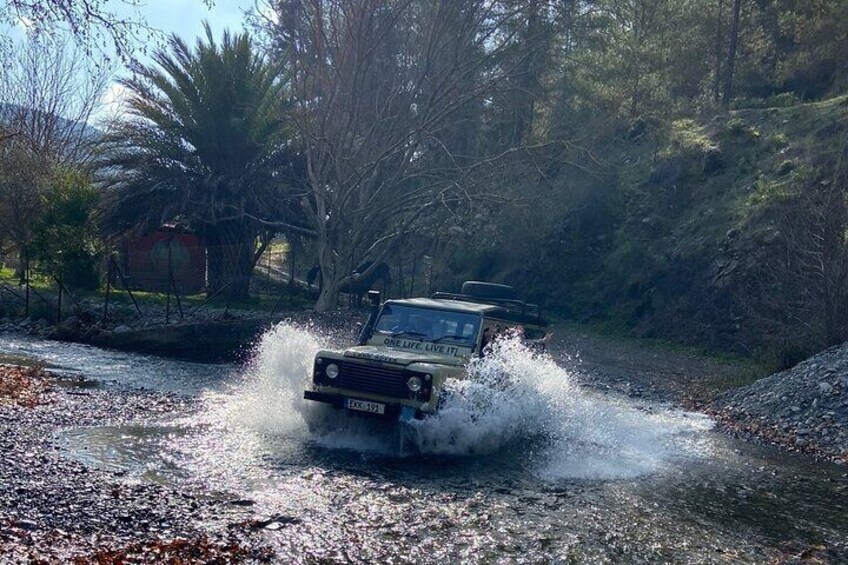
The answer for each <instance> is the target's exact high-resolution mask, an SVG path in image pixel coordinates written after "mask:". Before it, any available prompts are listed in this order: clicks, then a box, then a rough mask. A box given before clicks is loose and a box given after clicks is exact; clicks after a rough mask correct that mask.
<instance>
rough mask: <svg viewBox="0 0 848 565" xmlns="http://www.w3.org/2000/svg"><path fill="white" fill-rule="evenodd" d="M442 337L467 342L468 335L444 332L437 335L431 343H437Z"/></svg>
mask: <svg viewBox="0 0 848 565" xmlns="http://www.w3.org/2000/svg"><path fill="white" fill-rule="evenodd" d="M443 339H458V340H459V341H463V342H467V341H468V337H466V336H464V335H457V334H445V335H440V336H439V337H437V338H435V339H434V340H433V343H439V342H440V341H442V340H443Z"/></svg>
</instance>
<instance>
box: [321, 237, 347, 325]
mask: <svg viewBox="0 0 848 565" xmlns="http://www.w3.org/2000/svg"><path fill="white" fill-rule="evenodd" d="M318 266H319V267H321V272H320V273H319V275H318V276H319V277H321V279H320V280H321V285H320V288H321V290H320V291H319V293H318V301H317V302H315V311H316V312H326V311H328V310H333V309H335V308H337V307H338V305H339V290H340V289H341V282H342V278H344V276H345V275H347V274H348V273H339V272H338V271H339V269H338V265H337V264H336V258H335V255H334V254H333V250H332V248H331V246H330V244H328V243H324V242H322V243H319V247H318Z"/></svg>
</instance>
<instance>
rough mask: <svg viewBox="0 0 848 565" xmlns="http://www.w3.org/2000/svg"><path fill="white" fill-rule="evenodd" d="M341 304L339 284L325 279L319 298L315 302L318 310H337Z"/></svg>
mask: <svg viewBox="0 0 848 565" xmlns="http://www.w3.org/2000/svg"><path fill="white" fill-rule="evenodd" d="M338 306H339V285H338V283H337V282H335V281H328V280H326V279H324V284H323V286H322V287H321V292H320V293H319V294H318V300H317V301H316V302H315V311H316V312H327V311H329V310H335V309H336V308H338Z"/></svg>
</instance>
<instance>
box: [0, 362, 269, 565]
mask: <svg viewBox="0 0 848 565" xmlns="http://www.w3.org/2000/svg"><path fill="white" fill-rule="evenodd" d="M0 379H2V381H3V382H4V383H12V382H15V383H16V386H15V387H14V388H12V387H11V386H10V387H7V388H6V389H4V390H2V391H0V452H2V454H3V455H2V461H0V556H2V557H1V558H0V562H2V563H4V564H5V563H75V564H80V565H82V564H89V563H91V564H101V563H102V564H116V563H140V562H144V563H148V562H149V563H158V562H170V563H175V564H179V563H209V562H216V563H242V562H251V561H253V562H264V561H267V560H268V559H270V557H271V553H270V552H269V550H268V549H267V548H265V547H264V546H263V544H262V543H261V541H260V540H259V539H258V536H257V534H256V518H255V517H252V516H251V515H250V513H249V509H248V511H245V510H244V507H243V506H239V504H244V501H238V500H235V501H234V500H230V499H228V498H227V497H226V496H225V495H224V496H221V497H210V496H208V495H207V494H205V493H196V492H189V491H179V490H173V489H171V488H168V487H167V486H162V485H157V484H155V483H151V482H126V481H122V480H121V473H120V472H117V473H110V472H106V471H102V470H97V469H92V468H90V467H87V466H85V465H83V464H82V463H80V462H77V461H74V460H71V459H68V458H66V457H63V456H61V455H60V453H59V452H58V449H59V448H58V446H57V443H56V434H57V433H58V432H59V431H60V430H62V429H66V428H76V427H80V426H101V425H120V424H123V423H127V422H139V421H142V422H143V421H147V420H156V421H161V420H168V419H171V418H174V417H177V416H179V415H181V414H186V413H188V412H190V411H191V410H192V409H193V401H192V400H191V399H189V398H185V397H181V396H178V395H175V394H167V393H161V392H152V391H147V390H120V389H114V388H112V389H109V390H106V389H102V388H100V387H98V386H95V385H96V383H91V382H90V381H87V380H85V379H81V378H74V377H70V376H66V375H63V376H57V375H52V374H50V373H48V372H45V371H43V370H38V369H31V370H27V371H24V372H21V370H20V369H11V368H9V367H5V368H3V367H0ZM233 502H235V503H236V504H233Z"/></svg>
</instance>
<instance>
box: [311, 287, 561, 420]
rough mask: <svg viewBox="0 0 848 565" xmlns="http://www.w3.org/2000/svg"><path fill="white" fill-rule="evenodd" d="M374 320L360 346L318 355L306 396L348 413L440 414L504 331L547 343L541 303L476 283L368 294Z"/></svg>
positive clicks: (509, 290)
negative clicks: (454, 382)
mask: <svg viewBox="0 0 848 565" xmlns="http://www.w3.org/2000/svg"><path fill="white" fill-rule="evenodd" d="M369 299H370V300H371V305H372V309H371V315H370V316H369V318H368V321H367V322H366V323H365V325H364V326H363V328H362V331H361V333H360V336H359V342H358V345H356V346H354V347H350V348H348V349H346V350H344V351H341V352H339V351H319V352H318V353H317V354H316V356H315V362H314V365H313V369H312V384H311V387H310V388H308V389H307V390H306V391H304V395H303V396H304V398H306V399H307V400H313V401H317V402H324V403H327V404H330V405H333V406H335V407H336V408H338V409H341V410H346V411H348V412H350V413H356V414H363V415H371V416H381V417H384V418H395V419H400V420H405V421H408V420H411V419H413V418H419V419H420V418H423V417H425V416H427V415H428V414H433V413H435V412H436V411H438V409H439V407H440V404H441V401H442V398H443V395H442V391H443V389H444V386H445V383H446V381H448V380H449V379H462V378H466V371H465V366H466V364H467V363H468V362H469V360H470V359H471V358H472V357H474V356H480V355H484V354H485V352H486V346H487V345H488V343H489V342H490V341H491V340H492V339H494V338H496V337H497V336H498V335H501V334H503V333H504V332H507V331H510V330H513V331H520V332H521V334H522V335H523V336H524V337H525V338H526V339H528V340H538V339H539V338H541V337H542V336H543V335H544V333H545V331H544V328H545V326H546V325H547V324H546V323H545V321H544V320H543V318H542V316H541V312H540V309H539V307H538V306H536V305H534V304H527V303H526V302H523V301H521V300H518V299H517V297H516V294H515V291H514V289H513V288H512V287H509V286H506V285H498V284H492V283H484V282H478V281H468V282H466V283H464V284H463V286H462V292H461V293H459V294H453V293H436V294H434V295H433V297H432V298H408V299H400V300H387V301H385V302H383V303H382V304H381V303H380V300H381V299H380V294H379V293H378V292H376V291H371V292H369Z"/></svg>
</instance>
